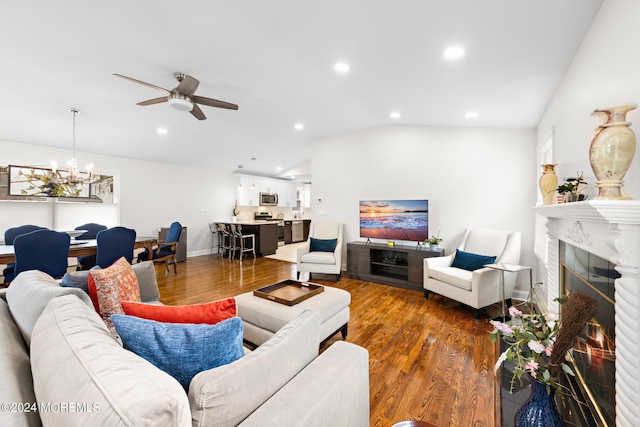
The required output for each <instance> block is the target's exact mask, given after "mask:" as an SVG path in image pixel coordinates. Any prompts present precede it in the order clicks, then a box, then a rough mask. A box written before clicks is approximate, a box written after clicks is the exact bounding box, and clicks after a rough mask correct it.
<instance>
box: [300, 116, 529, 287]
mask: <svg viewBox="0 0 640 427" xmlns="http://www.w3.org/2000/svg"><path fill="white" fill-rule="evenodd" d="M535 145H536V142H535V130H534V129H461V128H460V129H458V128H434V127H421V126H389V127H381V128H375V129H369V130H365V131H361V132H353V133H349V134H343V135H338V136H333V137H328V138H323V139H319V140H316V141H314V142H313V143H312V159H313V162H312V172H313V200H312V208H313V220H315V221H339V222H342V223H344V224H345V241H347V242H349V241H353V240H362V239H360V237H359V220H358V202H359V201H360V200H363V199H412V198H420V199H422V198H427V199H429V221H430V224H429V230H430V233H431V234H434V235H435V234H437V233H438V231H439V230H440V237H442V238H444V244H445V250H446V253H450V252H452V251H454V250H455V248H456V247H457V246H458V244H459V243H460V241H461V239H462V235H463V232H464V230H465V229H466V228H468V227H486V228H497V229H507V230H517V231H520V232H522V238H523V245H522V250H523V252H522V254H523V255H522V259H521V262H522V263H524V264H525V265H533V264H531V263H532V262H533V261H534V257H533V213H532V209H531V207H532V206H534V205H535V201H536V191H537V190H536V185H535V183H536V182H537V174H538V167H537V165H536V155H535ZM319 198H321V199H322V202H319V201H318V199H319ZM398 244H399V243H398ZM405 244H411V243H409V242H407V243H405ZM413 245H415V242H413ZM345 262H346V261H345ZM527 285H528V283H527Z"/></svg>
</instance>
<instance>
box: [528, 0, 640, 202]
mask: <svg viewBox="0 0 640 427" xmlns="http://www.w3.org/2000/svg"><path fill="white" fill-rule="evenodd" d="M638 40H640V1H637V0H605V1H604V2H603V3H602V6H601V7H600V11H599V12H598V15H597V16H596V18H595V20H594V22H593V24H592V25H591V28H590V29H589V32H588V33H587V36H586V37H585V39H584V40H583V42H582V44H581V46H580V48H579V50H578V52H577V53H576V56H575V57H574V60H573V61H572V63H571V65H570V67H569V69H568V71H567V73H566V75H565V76H564V78H563V80H562V82H561V84H560V85H559V86H558V89H557V91H556V92H555V94H554V96H553V98H552V100H551V102H550V103H549V107H548V108H547V110H546V111H545V113H544V116H543V117H542V120H541V121H540V124H539V126H538V135H537V141H538V144H542V143H543V142H544V140H545V139H546V138H547V136H548V135H549V134H550V133H551V129H552V128H553V127H555V136H556V137H555V142H554V151H555V159H554V161H555V163H557V164H558V176H559V177H560V178H561V179H562V178H565V177H567V176H571V175H575V173H576V171H584V172H585V176H588V177H589V184H590V185H591V187H592V188H591V190H592V192H593V193H594V194H597V192H596V191H595V190H593V187H594V185H595V181H596V179H595V176H594V174H593V170H592V169H591V165H590V163H589V145H590V143H591V135H592V133H593V129H594V128H595V127H596V125H597V124H598V121H597V120H596V119H595V118H594V117H591V113H592V112H593V110H595V109H596V108H602V107H610V106H613V105H620V104H626V103H636V104H638V103H640V49H638ZM627 119H628V120H629V121H631V122H632V126H631V129H633V130H634V132H635V133H636V135H638V134H639V133H640V110H633V111H631V112H630V113H629V114H628V115H627ZM638 151H640V150H636V156H635V159H634V162H633V164H632V165H631V169H630V170H629V172H628V173H627V175H626V177H625V184H624V187H623V188H622V192H623V194H625V195H627V196H631V197H632V198H633V199H639V198H640V158H639V157H640V154H638Z"/></svg>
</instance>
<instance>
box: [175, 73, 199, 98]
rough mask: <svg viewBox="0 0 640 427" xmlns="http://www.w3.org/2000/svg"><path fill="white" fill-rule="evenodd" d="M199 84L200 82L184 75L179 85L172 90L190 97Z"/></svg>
mask: <svg viewBox="0 0 640 427" xmlns="http://www.w3.org/2000/svg"><path fill="white" fill-rule="evenodd" d="M199 84H200V82H199V81H198V80H197V79H194V78H193V77H191V76H187V75H185V76H184V78H183V79H182V81H181V82H180V84H178V86H177V87H176V88H175V89H174V90H175V91H176V92H179V93H181V94H183V95H187V96H191V95H193V94H194V93H195V91H196V89H198V85H199Z"/></svg>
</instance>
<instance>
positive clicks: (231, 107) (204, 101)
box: [191, 95, 238, 110]
mask: <svg viewBox="0 0 640 427" xmlns="http://www.w3.org/2000/svg"><path fill="white" fill-rule="evenodd" d="M191 100H192V101H193V102H196V103H198V104H202V105H208V106H209V107H218V108H227V109H229V110H237V109H238V106H237V105H236V104H232V103H230V102H224V101H218V100H217V99H213V98H205V97H204V96H195V95H194V96H192V97H191Z"/></svg>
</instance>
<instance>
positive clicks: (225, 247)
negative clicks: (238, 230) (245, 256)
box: [216, 224, 233, 258]
mask: <svg viewBox="0 0 640 427" xmlns="http://www.w3.org/2000/svg"><path fill="white" fill-rule="evenodd" d="M216 232H217V236H218V255H222V256H224V254H225V251H229V258H231V253H232V251H233V237H232V235H231V229H230V228H229V227H228V226H227V225H226V224H218V226H217V230H216Z"/></svg>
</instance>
